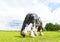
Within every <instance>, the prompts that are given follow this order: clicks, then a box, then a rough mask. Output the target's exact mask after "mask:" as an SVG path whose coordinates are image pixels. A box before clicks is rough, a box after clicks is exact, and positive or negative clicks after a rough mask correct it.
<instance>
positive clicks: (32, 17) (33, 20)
mask: <svg viewBox="0 0 60 42" xmlns="http://www.w3.org/2000/svg"><path fill="white" fill-rule="evenodd" d="M30 24H31V32H30V35H31V37H35V36H37V31H40V34H41V35H43V28H42V21H41V19H40V18H39V17H38V16H37V14H35V13H28V14H27V15H26V17H25V20H24V22H23V25H22V28H21V35H22V36H23V37H25V36H26V33H27V29H26V27H27V26H28V25H30Z"/></svg>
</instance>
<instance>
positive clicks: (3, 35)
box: [0, 31, 60, 42]
mask: <svg viewBox="0 0 60 42" xmlns="http://www.w3.org/2000/svg"><path fill="white" fill-rule="evenodd" d="M0 42H60V32H57V31H44V35H43V36H40V34H39V32H38V36H36V37H35V38H32V37H30V35H29V32H28V34H27V36H26V37H25V38H23V37H22V36H21V35H20V32H19V31H0Z"/></svg>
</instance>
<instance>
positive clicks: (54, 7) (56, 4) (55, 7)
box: [48, 2, 60, 12]
mask: <svg viewBox="0 0 60 42" xmlns="http://www.w3.org/2000/svg"><path fill="white" fill-rule="evenodd" d="M48 7H50V8H51V10H50V11H51V12H53V11H55V10H56V9H57V8H59V7H60V3H51V2H50V3H49V4H48Z"/></svg>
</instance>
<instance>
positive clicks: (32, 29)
mask: <svg viewBox="0 0 60 42" xmlns="http://www.w3.org/2000/svg"><path fill="white" fill-rule="evenodd" d="M35 36H37V28H36V27H35V23H34V24H32V27H31V37H35Z"/></svg>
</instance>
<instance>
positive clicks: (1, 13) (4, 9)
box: [0, 0, 60, 25]
mask: <svg viewBox="0 0 60 42" xmlns="http://www.w3.org/2000/svg"><path fill="white" fill-rule="evenodd" d="M20 2H21V3H20ZM49 2H53V3H54V0H53V1H52V0H40V2H39V0H33V1H32V0H30V1H28V0H24V1H21V0H11V1H8V0H5V1H1V4H0V6H1V7H0V22H1V21H3V22H4V21H5V22H7V21H8V20H9V19H19V20H22V21H23V20H24V18H25V16H26V14H27V13H29V12H34V13H37V14H38V16H40V17H41V19H42V21H43V25H45V24H46V23H48V22H53V23H54V22H57V23H60V22H59V21H60V19H59V18H60V17H59V16H60V15H59V14H60V12H59V11H60V8H58V9H56V10H55V11H54V12H53V13H51V12H50V8H49V7H48V6H47V5H48V3H49ZM1 18H2V19H1ZM57 18H58V19H57Z"/></svg>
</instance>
